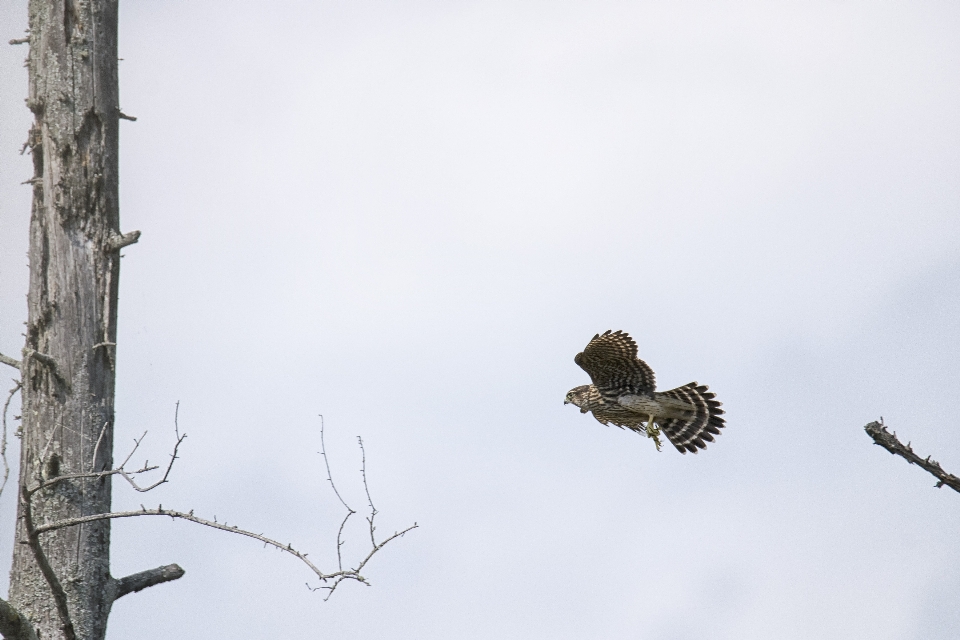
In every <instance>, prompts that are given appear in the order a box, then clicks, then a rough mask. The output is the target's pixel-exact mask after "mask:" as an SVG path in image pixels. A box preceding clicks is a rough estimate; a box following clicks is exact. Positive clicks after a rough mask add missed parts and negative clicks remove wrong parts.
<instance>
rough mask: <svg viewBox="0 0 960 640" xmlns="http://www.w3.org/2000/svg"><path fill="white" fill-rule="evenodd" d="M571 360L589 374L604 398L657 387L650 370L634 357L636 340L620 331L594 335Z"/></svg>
mask: <svg viewBox="0 0 960 640" xmlns="http://www.w3.org/2000/svg"><path fill="white" fill-rule="evenodd" d="M573 361H574V362H576V363H577V364H578V365H580V368H581V369H583V370H584V371H586V372H587V373H588V374H590V379H591V380H592V381H593V384H594V385H595V386H596V387H597V389H598V390H599V391H600V393H601V395H603V396H604V397H605V398H613V399H614V400H615V399H616V398H617V397H618V396H620V395H622V394H625V393H643V392H646V391H653V390H654V389H655V388H656V379H655V378H654V376H653V370H652V369H650V367H649V366H647V363H646V362H644V361H643V360H641V359H640V358H638V357H637V343H636V342H634V341H633V338H631V337H630V336H629V335H627V334H626V333H625V332H623V331H606V332H604V333H603V334H597V335H595V336H593V340H591V341H590V343H589V344H587V347H586V348H585V349H584V350H583V351H582V352H581V353H578V354H577V356H576V357H575V358H574V359H573Z"/></svg>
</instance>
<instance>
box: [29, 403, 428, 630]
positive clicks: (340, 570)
mask: <svg viewBox="0 0 960 640" xmlns="http://www.w3.org/2000/svg"><path fill="white" fill-rule="evenodd" d="M320 418H321V422H320V447H321V450H320V454H321V455H322V456H323V460H324V465H325V467H326V471H327V480H328V481H329V482H330V486H331V488H332V489H333V491H334V494H335V495H336V496H337V499H338V500H340V503H341V504H342V505H343V506H344V508H345V509H346V510H347V515H346V516H345V517H344V519H343V521H342V522H341V524H340V528H339V530H338V532H337V571H334V572H331V573H325V572H324V571H322V570H321V569H320V568H319V567H317V566H316V565H315V564H314V563H313V562H312V561H311V560H310V559H309V558H308V557H307V555H308V554H306V553H303V552H301V551H298V550H296V549H295V548H294V547H293V545H292V544H283V543H281V542H279V541H277V540H274V539H272V538H268V537H266V536H264V535H263V534H259V533H254V532H252V531H247V530H245V529H240V528H239V527H237V526H235V525H233V526H231V525H228V524H227V523H226V522H218V521H217V518H216V517H214V518H213V520H207V519H205V518H201V517H199V516H195V515H194V513H193V511H192V510H191V511H189V512H183V511H176V510H172V509H164V508H163V505H159V506H158V507H157V508H156V509H147V508H146V507H144V506H143V505H141V507H140V510H139V511H119V512H110V513H98V514H92V515H85V516H78V517H74V518H65V519H62V520H57V521H54V522H46V523H39V524H38V523H34V522H33V516H32V510H31V500H32V499H33V497H34V496H35V495H36V494H37V493H39V492H41V491H43V490H44V489H49V488H51V487H54V486H55V485H57V484H59V483H61V482H65V481H72V480H91V479H99V478H105V477H109V476H114V475H119V476H121V477H122V478H124V479H125V480H126V481H127V482H128V483H129V484H130V486H132V487H133V488H134V489H135V490H137V491H140V492H147V491H150V490H151V489H154V488H156V487H158V486H160V485H161V484H163V483H165V482H167V481H168V478H169V476H170V470H171V469H172V468H173V463H174V462H175V461H176V460H177V459H178V457H179V456H178V452H179V447H180V445H181V444H182V443H183V440H184V439H185V438H186V437H187V436H186V434H181V433H180V427H179V403H178V404H177V411H176V413H175V415H174V432H175V434H176V437H177V441H176V444H175V445H174V448H173V453H172V454H171V456H170V462H169V464H168V465H167V468H166V470H165V472H164V475H163V477H162V478H161V479H160V480H158V481H157V482H154V483H153V484H151V485H149V486H145V487H141V486H140V485H138V484H137V482H136V481H135V479H134V476H135V475H138V474H142V473H146V472H149V471H153V470H155V469H158V468H159V467H158V466H156V465H154V466H150V465H149V463H144V466H143V467H142V468H140V469H138V470H136V471H127V470H126V465H127V463H128V462H129V461H130V459H131V458H132V457H133V455H134V453H135V452H136V451H137V449H138V448H139V447H140V443H141V442H142V441H143V438H144V437H145V436H146V432H144V435H143V436H140V438H135V439H134V446H133V448H132V450H131V451H130V453H129V454H128V455H127V457H126V458H125V459H124V461H123V462H122V463H121V464H120V466H119V467H117V468H115V469H108V470H102V471H95V470H94V467H93V466H92V465H91V470H90V471H88V472H85V473H75V474H65V475H60V476H55V477H52V478H47V479H44V478H37V483H36V484H35V485H33V486H29V487H28V486H26V485H25V486H24V487H23V490H22V498H21V499H22V501H23V507H24V509H23V510H24V514H25V518H24V524H25V526H26V528H27V532H28V535H29V539H30V544H31V547H32V548H33V549H34V554H35V556H36V558H37V563H38V565H39V566H40V567H41V570H43V567H44V566H47V567H48V568H49V563H48V562H46V559H45V556H44V555H43V549H42V547H41V546H40V536H41V535H43V534H45V533H49V532H51V531H57V530H59V529H65V528H68V527H73V526H79V525H83V524H86V523H90V522H97V521H101V520H114V519H118V518H133V517H140V516H167V517H169V518H172V519H175V520H176V519H179V520H186V521H188V522H193V523H195V524H199V525H203V526H205V527H210V528H213V529H217V530H220V531H226V532H228V533H235V534H237V535H241V536H246V537H248V538H253V539H254V540H258V541H260V542H262V543H263V544H264V545H265V546H272V547H274V548H276V549H280V550H281V551H283V552H285V553H288V554H290V555H293V556H294V557H296V558H297V559H299V560H300V561H301V562H303V563H304V564H305V565H307V567H308V568H309V569H310V570H311V571H312V572H313V573H314V574H315V575H316V576H317V577H318V578H319V579H320V581H321V582H323V583H328V584H322V585H321V586H319V587H316V588H314V587H310V585H309V584H307V587H308V588H310V589H311V590H313V591H316V590H318V589H325V590H327V591H328V593H327V596H326V598H324V600H328V599H329V598H330V596H331V595H333V592H334V590H335V589H336V588H337V586H338V585H339V584H340V583H341V582H343V581H344V580H355V581H357V582H361V583H363V584H366V585H369V582H367V579H366V578H365V577H364V576H363V574H362V573H361V571H362V570H363V569H364V567H366V565H367V563H369V562H370V560H371V559H372V558H373V556H374V555H376V554H377V553H378V552H379V551H380V550H381V549H383V547H384V546H386V545H387V544H388V543H389V542H391V541H392V540H394V539H395V538H399V537H401V536H403V535H405V534H406V533H408V532H409V531H411V530H413V529H416V528H417V524H416V523H414V524H413V525H412V526H410V527H407V528H406V529H403V530H402V531H395V532H394V533H393V534H392V535H390V536H388V537H386V538H385V539H384V540H382V541H380V542H377V540H376V536H375V531H376V527H375V526H374V518H375V517H376V515H377V513H378V511H377V509H376V508H375V507H374V506H373V499H372V498H371V496H370V488H369V486H368V484H367V470H366V469H367V462H366V460H367V459H366V450H365V449H364V447H363V440H362V439H360V438H359V437H358V438H357V440H358V442H359V444H360V451H361V457H362V466H361V469H360V472H361V474H362V477H363V487H364V491H365V492H366V495H367V501H368V503H369V505H370V517H369V518H367V522H368V523H369V527H370V543H371V548H370V551H369V552H368V553H367V555H366V556H365V557H364V558H363V559H362V560H361V561H360V562H359V563H358V564H357V566H356V567H354V568H348V569H344V567H343V557H342V553H341V547H342V546H343V544H344V541H343V532H344V528H345V526H346V523H347V520H348V519H349V518H350V516H352V515H353V514H355V513H356V511H355V510H354V509H352V508H351V507H350V506H349V505H348V504H347V502H346V500H344V498H343V496H342V495H341V494H340V492H339V490H338V489H337V486H336V484H335V483H334V481H333V475H332V473H331V472H330V462H329V459H328V457H327V452H326V443H325V442H324V432H323V428H324V425H323V416H321V417H320ZM106 428H107V425H106V424H105V425H104V427H103V429H101V432H100V436H99V438H98V439H97V442H98V444H99V442H100V439H102V438H103V435H104V432H105V430H106ZM97 448H98V447H94V456H93V458H94V461H95V460H96V450H97ZM45 450H46V447H45ZM45 456H46V453H43V454H41V458H44V457H45ZM41 466H43V465H41ZM44 575H45V577H47V580H48V582H49V583H50V587H51V589H52V590H53V592H54V595H55V599H56V600H57V603H58V608H60V607H59V605H60V602H61V599H60V598H56V595H57V594H58V593H59V594H61V595H63V598H64V599H63V600H62V601H63V603H64V605H63V607H62V612H61V618H62V622H63V628H64V630H65V633H66V630H67V628H68V626H69V625H70V620H69V615H68V613H67V611H66V605H65V602H66V600H65V595H64V594H63V588H62V586H60V584H59V582H58V580H57V577H56V575H54V574H53V572H52V570H51V571H50V575H49V576H47V572H46V571H44ZM182 575H183V570H182V569H181V568H180V567H179V566H177V565H169V566H167V567H159V568H157V569H151V570H149V571H144V572H141V573H139V574H134V575H133V576H128V577H127V578H124V579H122V580H120V581H118V582H116V583H115V587H114V588H115V589H116V590H117V591H116V593H115V594H114V598H118V597H121V596H123V595H125V594H127V593H130V592H133V591H139V590H140V589H144V588H146V587H149V586H153V585H154V584H160V583H161V582H167V581H170V580H176V579H177V578H179V577H181V576H182ZM71 628H72V627H71Z"/></svg>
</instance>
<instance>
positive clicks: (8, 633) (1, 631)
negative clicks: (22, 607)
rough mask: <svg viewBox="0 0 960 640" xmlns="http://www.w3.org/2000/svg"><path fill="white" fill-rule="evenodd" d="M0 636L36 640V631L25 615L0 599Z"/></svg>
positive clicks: (10, 638)
mask: <svg viewBox="0 0 960 640" xmlns="http://www.w3.org/2000/svg"><path fill="white" fill-rule="evenodd" d="M0 636H3V639H4V640H37V631H36V630H35V629H34V628H33V625H32V624H30V621H29V620H27V617H26V616H25V615H23V614H22V613H20V612H19V611H17V610H16V609H14V608H13V607H12V606H11V605H10V603H9V602H7V601H6V600H3V599H0Z"/></svg>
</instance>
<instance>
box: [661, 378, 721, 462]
mask: <svg viewBox="0 0 960 640" xmlns="http://www.w3.org/2000/svg"><path fill="white" fill-rule="evenodd" d="M654 397H655V398H656V399H658V400H659V399H661V398H670V399H673V400H680V401H682V402H684V403H687V404H688V405H691V406H693V407H694V410H693V411H692V412H691V413H690V415H689V416H684V417H682V418H660V417H657V419H656V420H657V424H658V425H660V428H661V429H662V430H663V433H664V434H665V435H666V436H667V438H668V439H669V440H670V442H671V443H673V446H675V447H676V448H677V451H679V452H680V453H686V452H687V451H689V452H690V453H696V452H697V450H698V449H706V447H707V442H713V436H718V435H720V429H723V427H724V426H725V425H724V421H723V418H722V417H720V416H721V415H722V414H723V409H721V408H720V403H719V402H718V401H717V400H716V399H715V398H716V396H715V395H714V394H713V393H712V392H710V391H708V390H707V387H706V386H704V385H698V384H697V383H696V382H691V383H689V384H685V385H683V386H682V387H677V388H676V389H670V390H669V391H664V392H662V393H657V394H654Z"/></svg>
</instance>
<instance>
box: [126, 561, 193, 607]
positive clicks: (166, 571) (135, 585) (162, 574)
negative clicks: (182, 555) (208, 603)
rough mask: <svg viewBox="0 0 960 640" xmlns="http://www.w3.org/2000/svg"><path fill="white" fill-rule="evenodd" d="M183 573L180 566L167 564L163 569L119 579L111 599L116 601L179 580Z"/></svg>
mask: <svg viewBox="0 0 960 640" xmlns="http://www.w3.org/2000/svg"><path fill="white" fill-rule="evenodd" d="M184 573H185V572H184V570H183V569H181V568H180V565H176V564H168V565H167V566H165V567H157V568H156V569H148V570H147V571H141V572H140V573H134V574H131V575H129V576H127V577H125V578H120V579H119V580H117V581H115V583H114V584H115V585H116V592H114V594H113V599H114V600H116V599H117V598H122V597H123V596H125V595H127V594H128V593H135V592H137V591H142V590H144V589H146V588H147V587H152V586H154V585H158V584H162V583H164V582H170V581H172V580H179V579H180V578H182V577H183V574H184Z"/></svg>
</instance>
